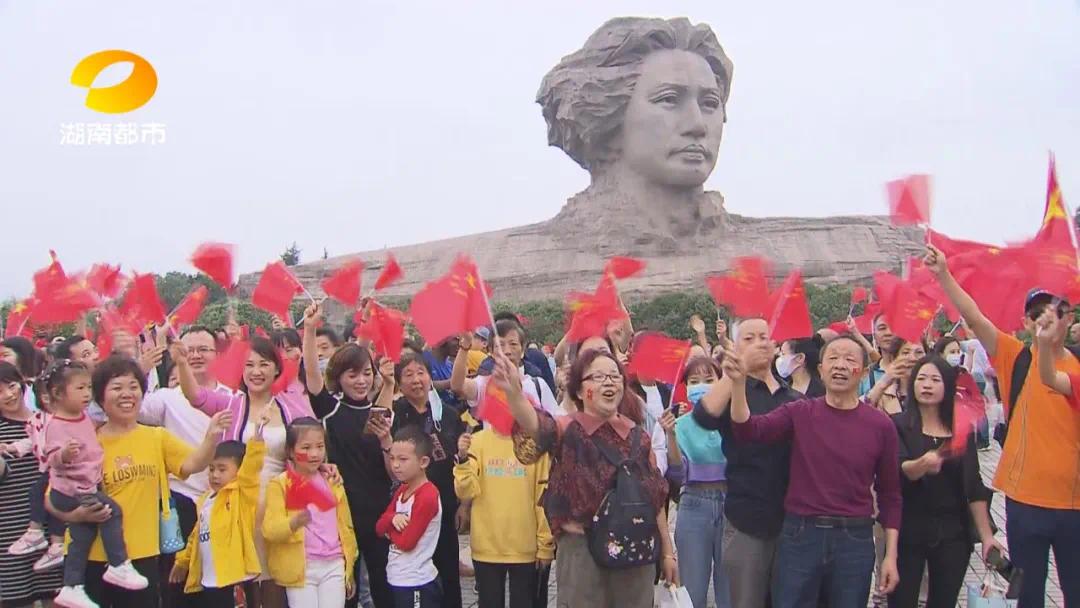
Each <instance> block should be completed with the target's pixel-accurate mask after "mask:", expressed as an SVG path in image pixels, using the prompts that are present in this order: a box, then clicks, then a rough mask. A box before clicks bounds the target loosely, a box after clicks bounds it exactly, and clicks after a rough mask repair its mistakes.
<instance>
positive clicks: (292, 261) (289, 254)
mask: <svg viewBox="0 0 1080 608" xmlns="http://www.w3.org/2000/svg"><path fill="white" fill-rule="evenodd" d="M281 261H282V262H285V265H286V266H296V265H297V264H299V263H300V248H299V247H297V246H296V241H293V244H292V245H289V247H288V249H286V250H285V253H282V254H281Z"/></svg>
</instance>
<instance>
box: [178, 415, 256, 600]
mask: <svg viewBox="0 0 1080 608" xmlns="http://www.w3.org/2000/svg"><path fill="white" fill-rule="evenodd" d="M268 421H269V415H266V414H264V415H263V417H262V418H261V419H260V420H259V423H258V428H257V430H256V433H255V435H254V436H253V437H252V438H251V441H249V442H248V444H247V447H246V448H245V445H244V444H243V443H241V442H239V441H235V440H229V441H223V442H221V443H219V444H218V445H217V448H216V449H215V450H214V459H213V460H212V461H211V462H210V469H209V475H208V480H209V484H210V489H209V490H208V491H207V492H206V493H205V494H203V495H202V497H201V498H199V500H198V501H197V502H196V512H197V513H198V520H197V521H196V524H195V528H194V529H193V530H192V531H191V536H190V537H189V538H188V541H187V544H186V545H185V546H184V549H183V550H182V551H181V552H180V553H179V554H177V556H176V562H175V564H174V565H173V568H172V573H170V574H169V582H170V583H183V584H184V592H185V593H187V594H193V597H192V599H193V600H194V602H197V603H198V605H199V606H202V607H203V608H232V607H233V606H234V605H235V598H234V587H235V586H236V585H237V584H239V583H241V582H244V581H248V580H253V579H255V578H257V577H258V576H259V574H260V573H261V572H262V569H261V567H260V565H259V556H258V553H257V552H256V551H255V540H254V536H253V534H252V531H254V530H255V510H256V508H257V507H258V503H259V472H260V471H262V467H263V458H264V457H265V456H266V443H265V442H264V441H263V434H262V432H263V428H264V427H265V426H266V423H267V422H268Z"/></svg>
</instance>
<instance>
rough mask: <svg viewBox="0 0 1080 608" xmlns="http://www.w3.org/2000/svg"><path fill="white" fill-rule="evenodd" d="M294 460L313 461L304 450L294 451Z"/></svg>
mask: <svg viewBox="0 0 1080 608" xmlns="http://www.w3.org/2000/svg"><path fill="white" fill-rule="evenodd" d="M293 460H295V461H296V462H311V458H309V457H308V455H307V454H305V453H303V452H293Z"/></svg>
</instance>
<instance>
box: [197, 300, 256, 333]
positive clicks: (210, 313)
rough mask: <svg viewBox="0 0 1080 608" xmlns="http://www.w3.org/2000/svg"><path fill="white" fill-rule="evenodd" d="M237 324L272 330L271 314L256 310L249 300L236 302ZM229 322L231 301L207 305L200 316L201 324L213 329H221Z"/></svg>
mask: <svg viewBox="0 0 1080 608" xmlns="http://www.w3.org/2000/svg"><path fill="white" fill-rule="evenodd" d="M235 302H236V322H237V323H239V324H240V325H248V326H250V327H251V329H253V330H254V329H255V328H256V327H261V328H263V329H265V330H266V331H268V332H269V331H270V330H271V325H272V324H271V319H270V313H268V312H266V311H265V310H262V309H259V308H256V307H255V306H253V305H252V304H251V302H248V301H247V300H236V301H235ZM228 320H229V301H228V300H221V301H218V302H214V303H213V304H209V305H207V307H206V308H204V309H203V311H202V314H201V315H199V324H200V325H205V326H207V327H209V328H211V329H220V328H222V327H224V326H225V323H226V322H227V321H228Z"/></svg>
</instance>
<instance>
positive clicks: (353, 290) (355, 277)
mask: <svg viewBox="0 0 1080 608" xmlns="http://www.w3.org/2000/svg"><path fill="white" fill-rule="evenodd" d="M363 271H364V263H363V262H360V261H355V262H349V263H347V264H345V265H344V266H342V267H341V268H339V269H337V271H335V272H334V274H332V275H330V276H329V277H326V278H325V279H323V282H322V288H323V291H325V292H326V295H328V296H330V297H331V298H334V299H335V300H337V301H338V302H341V303H342V304H344V305H346V306H348V307H350V308H356V304H357V302H359V301H360V273H361V272H363Z"/></svg>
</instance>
